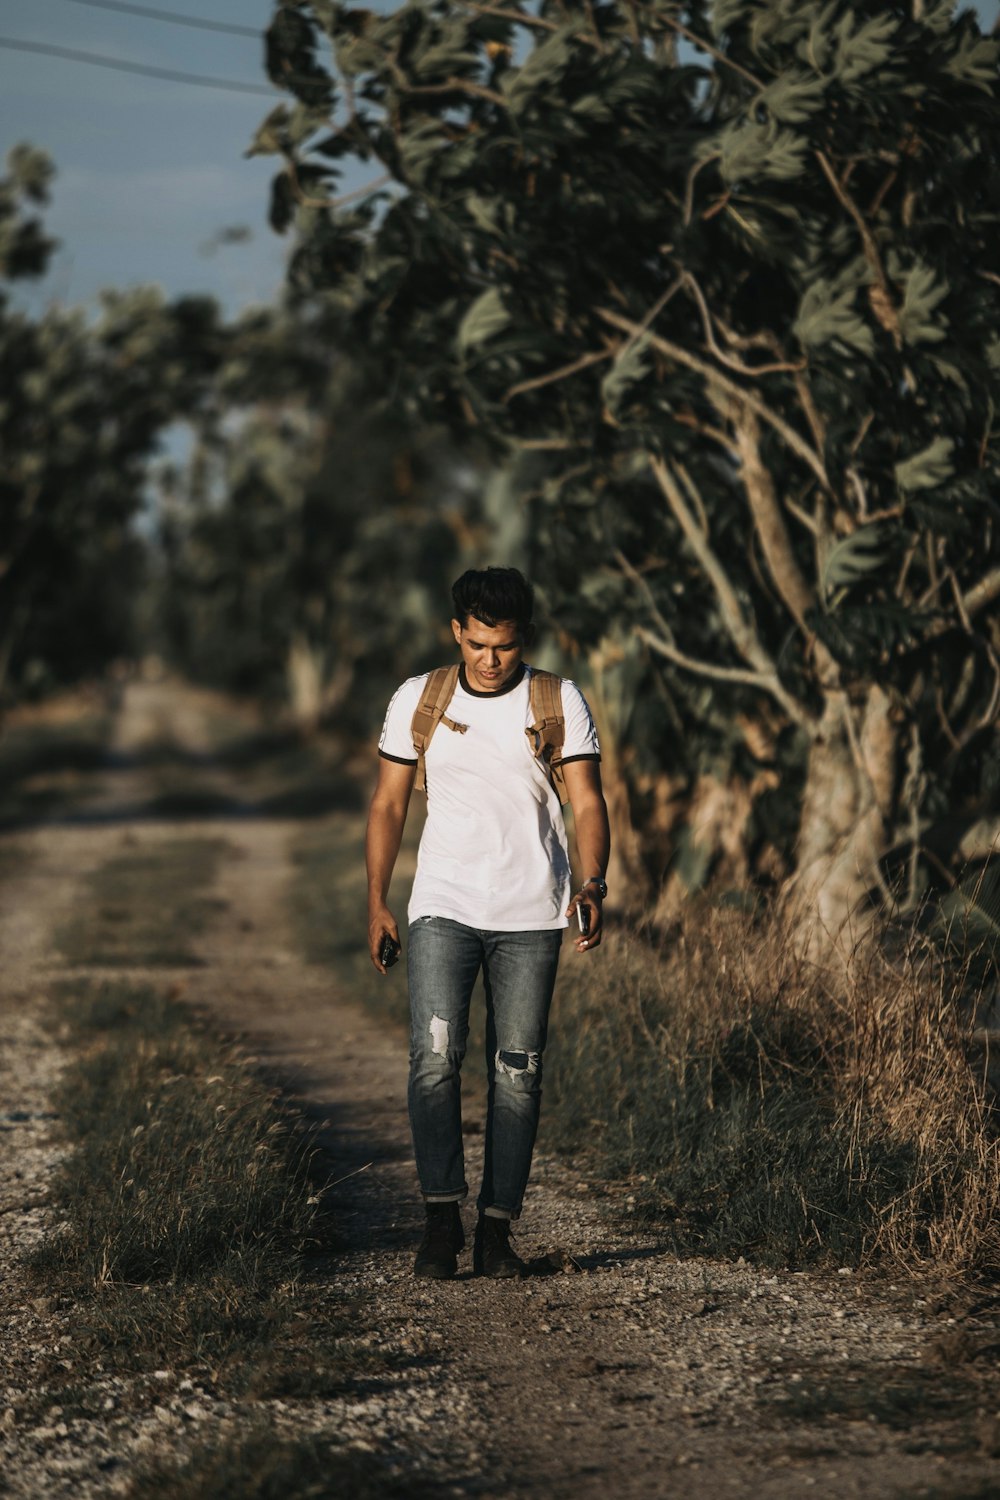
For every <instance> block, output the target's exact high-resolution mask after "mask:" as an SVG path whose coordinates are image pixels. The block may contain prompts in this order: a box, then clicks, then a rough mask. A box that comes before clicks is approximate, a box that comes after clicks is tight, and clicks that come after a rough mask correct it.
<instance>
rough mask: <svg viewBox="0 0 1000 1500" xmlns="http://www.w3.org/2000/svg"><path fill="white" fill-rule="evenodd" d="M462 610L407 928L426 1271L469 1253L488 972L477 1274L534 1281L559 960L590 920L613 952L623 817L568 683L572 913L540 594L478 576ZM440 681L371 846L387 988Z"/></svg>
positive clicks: (400, 713)
mask: <svg viewBox="0 0 1000 1500" xmlns="http://www.w3.org/2000/svg"><path fill="white" fill-rule="evenodd" d="M452 597H453V600H454V606H455V617H454V619H453V620H452V622H451V625H452V631H453V633H454V636H455V641H456V643H457V645H458V648H459V651H460V653H461V665H460V667H459V673H458V681H457V683H456V685H455V690H454V694H453V696H452V698H451V700H450V702H449V703H448V704H446V705H444V706H443V709H444V718H443V719H440V720H439V722H438V726H437V728H436V729H435V731H434V732H433V734H432V736H431V738H430V740H429V743H427V745H426V754H425V770H426V790H427V799H428V801H427V822H426V825H425V827H424V831H423V834H422V836H421V841H420V852H419V856H418V863H417V873H416V877H415V879H414V882H413V893H412V897H411V900H410V905H409V913H408V916H409V931H408V954H407V958H408V969H409V991H410V1017H411V1045H410V1079H409V1093H408V1098H409V1111H410V1124H411V1128H412V1132H413V1144H414V1151H415V1155H416V1162H417V1173H418V1177H419V1180H420V1187H421V1190H422V1193H423V1196H424V1201H425V1206H426V1213H427V1223H426V1229H425V1233H424V1237H423V1240H422V1241H421V1244H420V1247H419V1249H418V1251H417V1257H416V1261H415V1264H414V1271H415V1273H416V1274H417V1275H418V1276H430V1277H436V1278H447V1277H451V1276H454V1274H455V1271H456V1269H457V1255H458V1252H459V1251H460V1250H461V1249H462V1247H463V1246H464V1244H465V1236H464V1232H463V1229H462V1220H461V1215H460V1212H459V1203H460V1202H461V1201H462V1200H463V1199H464V1198H465V1196H466V1194H467V1191H468V1188H467V1184H466V1181H465V1168H464V1155H463V1149H462V1120H461V1083H460V1070H461V1065H462V1059H463V1057H464V1054H465V1046H466V1039H467V1037H468V1019H469V1001H470V998H471V994H472V989H473V986H474V984H475V981H476V978H477V976H478V974H479V971H480V969H482V971H483V979H484V986H485V991H486V1006H487V1037H486V1049H487V1067H488V1073H489V1092H488V1107H487V1120H486V1134H485V1163H484V1171H483V1181H482V1187H481V1190H480V1193H479V1200H478V1208H479V1220H478V1224H477V1228H476V1236H475V1249H474V1268H475V1270H476V1271H477V1272H480V1273H482V1274H485V1275H487V1276H498V1277H500V1276H503V1277H506V1276H523V1275H524V1273H525V1266H524V1262H523V1261H522V1260H521V1259H520V1257H519V1256H518V1255H517V1254H516V1253H515V1251H514V1250H513V1248H512V1246H511V1244H510V1240H509V1231H510V1221H511V1220H512V1219H516V1218H517V1217H518V1216H519V1215H520V1212H521V1201H522V1198H523V1195H524V1189H525V1186H526V1184H527V1180H528V1173H529V1170H530V1167H531V1155H532V1151H533V1148H534V1143H535V1135H536V1132H537V1128H538V1114H539V1105H540V1098H541V1081H542V1054H543V1051H544V1048H545V1039H546V1029H547V1023H548V1013H549V1005H550V1002H551V999H552V990H553V986H554V984H555V977H556V968H557V966H558V962H559V950H560V948H561V946H562V939H563V934H564V931H565V928H566V927H567V926H568V920H569V918H570V917H573V918H574V919H576V913H577V907H578V906H581V905H582V906H584V907H585V908H586V913H587V916H588V917H589V927H588V929H587V931H586V935H584V933H583V932H581V933H580V935H579V936H578V937H577V938H576V942H575V945H574V946H575V949H576V951H577V953H580V954H588V953H592V952H593V950H594V949H595V948H597V947H598V946H599V945H600V942H601V930H602V929H601V910H602V902H603V899H604V896H605V895H606V894H607V887H606V885H605V883H604V872H605V870H606V869H607V861H608V851H609V848H610V835H609V830H608V815H607V808H606V807H605V803H604V796H603V793H602V791H601V778H600V747H599V745H598V741H597V734H596V732H595V729H594V724H593V720H592V718H591V715H590V710H589V709H588V707H587V704H586V702H585V701H584V699H583V696H582V694H581V693H580V691H579V689H578V688H577V687H576V686H575V684H574V683H572V682H569V681H567V680H563V681H562V682H561V684H558V687H559V696H560V698H561V709H562V718H563V719H564V721H565V727H564V731H563V743H562V746H561V765H562V775H563V777H564V782H565V788H566V792H567V794H568V797H569V801H570V803H571V804H572V808H573V817H574V823H575V828H576V842H577V849H578V853H579V858H580V864H581V867H582V869H583V871H584V873H585V876H586V879H585V883H584V885H583V887H582V888H581V890H580V891H579V892H578V894H577V895H575V896H573V898H572V899H570V865H569V857H568V854H567V848H566V832H565V827H564V824H563V818H562V809H561V805H560V798H559V795H558V793H557V791H556V789H555V786H554V785H553V778H552V775H551V774H550V771H549V769H548V766H547V764H546V760H545V757H544V756H541V755H538V754H536V753H535V751H533V748H532V741H531V738H530V730H531V727H532V725H533V720H534V714H533V711H532V692H531V678H532V674H533V669H532V668H531V667H530V666H528V665H527V664H526V663H525V662H524V660H523V654H524V651H525V649H526V647H527V646H528V645H529V644H530V642H531V639H532V634H533V630H532V610H533V602H534V600H533V591H532V588H531V585H530V584H529V583H528V581H527V580H526V579H525V578H524V577H523V576H522V575H521V574H520V573H519V572H518V571H517V570H516V569H515V568H487V569H486V570H485V571H481V572H475V571H470V572H467V573H464V574H463V575H462V577H461V578H460V579H459V580H458V581H457V583H456V584H455V586H454V588H453V590H452ZM542 675H543V676H544V674H542ZM426 683H427V676H426V675H425V676H424V677H412V678H410V679H409V681H407V682H405V683H403V685H402V687H400V688H399V689H398V691H397V692H396V694H395V696H394V697H393V699H392V701H391V702H390V704H389V709H388V712H387V714H386V720H385V724H384V726H383V730H382V737H381V740H380V743H379V755H380V760H379V778H378V785H377V787H376V789H375V793H374V796H373V798H372V804H371V811H370V814H369V820H368V836H367V862H368V885H369V897H368V941H369V948H370V952H371V957H372V962H373V964H374V965H375V967H376V969H378V970H379V972H380V973H383V974H384V973H385V972H386V970H385V965H384V964H383V962H382V957H381V955H382V947H383V943H384V941H385V939H386V937H389V938H391V939H393V941H394V942H395V943H396V944H398V943H399V929H398V927H397V924H396V919H395V917H394V916H393V914H392V912H391V911H390V910H389V907H388V905H387V904H386V903H387V899H388V892H389V882H390V880H391V878H392V871H393V867H394V865H395V862H396V857H397V855H398V853H399V845H400V840H401V838H402V833H403V825H404V823H405V821H406V814H407V808H408V806H409V801H410V794H411V791H412V789H413V786H414V781H415V778H416V772H417V765H418V748H417V746H415V744H414V740H413V719H414V713H415V711H416V710H417V709H418V708H419V707H420V705H421V703H422V701H423V695H424V691H425V685H426ZM538 686H539V685H538V684H536V690H538ZM446 726H447V727H446ZM526 731H528V732H527V733H526ZM535 749H536V750H537V745H536V747H535ZM555 758H556V759H557V760H558V759H559V752H558V750H557V751H556V755H555Z"/></svg>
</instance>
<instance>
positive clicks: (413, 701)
mask: <svg viewBox="0 0 1000 1500" xmlns="http://www.w3.org/2000/svg"><path fill="white" fill-rule="evenodd" d="M426 681H427V675H426V673H425V674H424V676H423V677H409V678H407V680H406V681H405V682H404V683H403V685H402V687H399V688H397V689H396V691H395V693H393V695H392V697H391V699H390V700H389V707H388V708H387V709H386V713H385V723H384V724H383V725H382V733H381V735H380V736H379V742H378V753H379V755H381V756H382V758H383V760H395V761H398V762H399V763H400V765H404V766H415V765H416V763H417V757H416V753H415V751H414V749H413V735H412V733H411V725H412V723H413V713H414V710H415V709H416V707H417V704H418V703H419V702H420V694H421V691H422V689H423V686H424V683H425V682H426Z"/></svg>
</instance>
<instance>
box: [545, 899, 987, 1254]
mask: <svg viewBox="0 0 1000 1500" xmlns="http://www.w3.org/2000/svg"><path fill="white" fill-rule="evenodd" d="M958 988H959V986H958V984H957V983H952V982H950V981H949V980H948V978H947V975H945V973H944V972H943V970H942V968H941V966H940V964H939V963H938V962H936V961H935V960H934V958H933V956H932V955H930V954H929V953H917V952H914V953H913V954H911V955H910V956H909V957H908V958H906V959H905V960H904V961H903V962H902V964H901V965H899V967H898V969H890V968H889V966H888V965H883V964H881V963H880V961H879V960H878V959H877V958H873V960H872V964H871V967H870V970H869V972H867V973H866V974H863V975H858V976H856V977H855V980H854V982H853V986H852V988H851V990H850V992H849V993H848V994H847V995H846V996H845V995H843V994H841V995H838V994H836V993H834V992H830V991H827V990H825V989H824V988H823V986H822V984H821V982H820V980H819V979H818V977H817V975H816V973H815V971H812V970H807V969H806V968H805V966H804V965H802V964H800V963H799V962H798V961H797V960H796V959H795V956H794V954H793V953H792V952H791V951H790V949H789V946H788V945H787V943H785V942H784V940H783V935H782V933H781V929H780V927H779V926H778V924H777V923H776V922H774V921H771V920H770V919H769V918H766V917H765V918H764V919H763V920H760V921H758V922H754V921H752V920H751V919H750V918H748V917H745V916H742V915H740V914H737V913H732V912H730V913H721V912H716V913H713V912H711V911H709V910H705V911H699V912H692V913H691V914H690V915H689V917H688V918H687V919H686V921H685V924H684V925H683V927H680V928H678V930H677V931H676V932H675V933H674V934H672V936H671V939H670V941H669V942H668V943H666V944H664V945H663V946H662V947H656V946H654V945H651V944H650V943H648V942H646V941H644V940H643V938H642V937H641V936H640V935H638V934H635V933H628V932H618V933H612V934H611V935H610V936H609V940H608V941H607V943H606V945H605V946H604V947H603V948H602V950H601V952H600V953H599V954H597V955H596V957H595V959H594V960H593V961H592V963H591V964H589V965H588V968H587V970H586V972H585V973H581V968H580V966H579V965H576V964H573V965H572V966H571V965H570V964H569V963H567V964H566V965H564V967H563V970H562V973H561V975H560V980H559V986H558V992H557V1004H556V1011H555V1015H554V1022H553V1027H552V1042H551V1043H550V1047H549V1051H548V1053H547V1056H546V1066H547V1075H546V1076H547V1094H546V1118H547V1128H548V1129H549V1130H550V1131H552V1132H554V1133H555V1135H556V1137H557V1140H558V1142H559V1143H560V1144H561V1145H562V1146H563V1147H565V1148H568V1149H570V1150H573V1151H577V1152H581V1151H582V1152H585V1153H589V1154H590V1155H591V1156H592V1158H593V1160H594V1171H595V1174H596V1175H604V1176H610V1177H613V1178H617V1179H624V1180H625V1181H626V1182H627V1183H628V1187H629V1198H628V1203H627V1206H628V1207H629V1208H630V1209H631V1210H632V1211H633V1212H634V1214H635V1215H636V1216H637V1217H645V1218H646V1219H647V1220H648V1221H649V1222H651V1223H655V1224H657V1225H659V1226H660V1229H661V1231H662V1234H663V1236H664V1239H665V1240H666V1242H667V1243H669V1244H670V1245H671V1246H672V1247H673V1248H674V1249H675V1250H676V1251H677V1252H678V1253H682V1254H692V1253H695V1254H698V1253H700V1254H711V1255H719V1256H734V1257H735V1256H739V1255H744V1256H746V1257H747V1258H749V1259H754V1260H756V1261H757V1262H759V1263H762V1264H766V1265H802V1264H807V1263H809V1262H822V1261H831V1260H836V1261H837V1262H838V1263H849V1264H857V1263H859V1262H862V1261H865V1260H869V1259H876V1258H878V1257H880V1256H885V1257H889V1258H893V1259H896V1260H899V1261H903V1262H905V1263H907V1264H915V1263H918V1262H924V1263H928V1262H936V1263H939V1264H942V1265H948V1266H966V1267H980V1268H982V1267H988V1266H993V1267H995V1266H996V1265H998V1264H1000V1243H998V1235H997V1230H996V1227H995V1226H996V1223H997V1216H998V1212H1000V1148H998V1143H997V1132H996V1128H995V1125H996V1122H995V1118H994V1116H993V1114H992V1111H991V1110H990V1109H989V1107H988V1106H987V1105H986V1104H985V1103H984V1101H983V1098H982V1096H981V1093H979V1092H978V1091H977V1088H976V1084H975V1079H974V1077H973V1074H972V1071H971V1070H970V1067H969V1063H968V1045H969V1027H968V1026H967V1025H966V1024H965V1023H964V1022H963V1021H962V1012H961V1008H960V1005H959V1001H958Z"/></svg>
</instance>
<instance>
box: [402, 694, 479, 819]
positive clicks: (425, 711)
mask: <svg viewBox="0 0 1000 1500" xmlns="http://www.w3.org/2000/svg"><path fill="white" fill-rule="evenodd" d="M457 686H458V667H457V666H453V667H435V668H434V670H433V672H429V673H428V674H427V681H426V682H425V683H424V689H423V692H422V693H421V694H420V702H419V703H418V704H417V706H416V708H415V709H414V710H413V718H412V719H411V721H410V734H411V736H412V739H413V748H414V750H415V751H416V752H417V778H416V781H415V782H414V786H415V787H416V789H417V791H418V792H425V791H426V790H427V772H426V769H425V765H424V760H425V757H426V755H427V746H428V745H429V744H430V742H431V740H432V738H433V736H434V731H435V729H436V728H437V727H438V725H439V724H441V723H444V724H447V726H448V728H449V729H454V730H457V731H458V733H459V734H464V733H465V731H466V730H467V729H468V727H469V726H468V725H467V724H456V723H455V721H454V720H453V719H449V718H448V716H447V714H446V713H445V709H446V708H447V707H448V704H449V703H450V702H451V700H452V698H453V697H454V696H455V689H456V687H457Z"/></svg>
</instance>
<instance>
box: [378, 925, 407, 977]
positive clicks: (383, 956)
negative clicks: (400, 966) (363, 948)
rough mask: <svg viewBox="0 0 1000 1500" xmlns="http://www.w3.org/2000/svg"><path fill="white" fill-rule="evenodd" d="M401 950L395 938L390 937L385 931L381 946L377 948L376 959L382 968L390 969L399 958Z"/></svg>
mask: <svg viewBox="0 0 1000 1500" xmlns="http://www.w3.org/2000/svg"><path fill="white" fill-rule="evenodd" d="M401 951H402V950H401V949H400V946H399V944H398V943H397V942H396V940H395V938H391V937H390V936H389V934H388V933H386V934H385V936H384V937H383V939H382V946H381V948H380V949H379V950H378V960H379V963H380V964H381V965H382V967H383V969H391V968H392V966H393V964H394V963H395V962H396V960H397V959H398V958H399V955H400V952H401Z"/></svg>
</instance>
